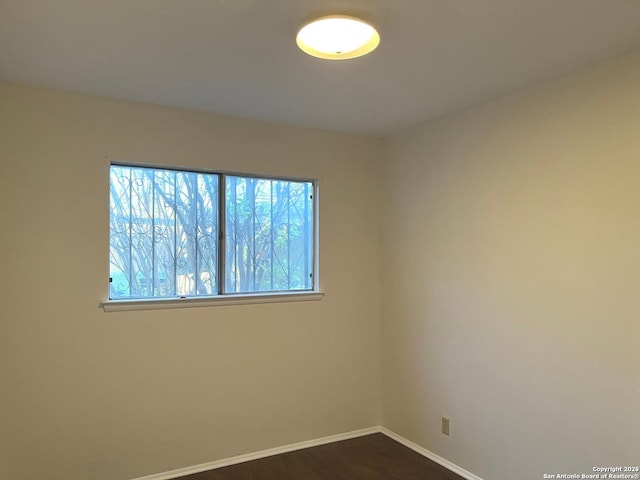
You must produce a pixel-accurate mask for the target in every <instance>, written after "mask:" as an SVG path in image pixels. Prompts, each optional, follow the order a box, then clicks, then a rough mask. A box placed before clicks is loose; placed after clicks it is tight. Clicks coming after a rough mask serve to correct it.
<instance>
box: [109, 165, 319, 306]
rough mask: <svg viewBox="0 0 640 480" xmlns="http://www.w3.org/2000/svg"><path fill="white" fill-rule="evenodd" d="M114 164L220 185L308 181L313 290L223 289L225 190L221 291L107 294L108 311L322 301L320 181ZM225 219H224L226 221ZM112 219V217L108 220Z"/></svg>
mask: <svg viewBox="0 0 640 480" xmlns="http://www.w3.org/2000/svg"><path fill="white" fill-rule="evenodd" d="M112 166H120V167H131V168H152V169H160V170H174V171H178V172H188V173H202V174H211V175H218V177H219V187H221V186H223V185H224V184H225V180H226V177H227V176H235V177H243V178H255V179H261V180H273V181H290V182H308V183H311V185H312V195H313V198H312V200H313V203H312V205H313V225H312V228H313V232H312V256H313V257H312V280H313V281H312V288H311V290H286V291H270V292H251V293H237V292H227V293H225V292H224V271H225V269H224V264H225V263H224V262H225V261H226V210H225V209H226V199H225V195H223V194H222V189H221V188H219V190H218V228H219V231H220V234H219V237H218V244H217V252H218V257H219V261H218V271H217V275H218V282H219V285H220V286H219V288H218V292H219V293H218V294H217V295H211V296H186V297H183V296H177V297H162V298H151V297H149V298H124V299H111V298H109V295H108V294H107V296H106V297H107V299H106V300H104V301H103V302H102V304H101V306H102V308H103V310H104V311H105V312H119V311H137V310H157V309H174V308H193V307H211V306H222V305H243V304H256V303H284V302H304V301H317V300H321V299H322V298H323V296H324V293H323V292H321V291H320V274H319V271H320V268H319V267H320V262H319V239H320V234H319V230H320V229H319V205H320V202H319V192H318V190H319V188H318V184H319V180H318V179H311V178H301V177H288V176H271V175H259V174H253V173H246V172H233V171H226V170H206V169H197V168H189V167H175V166H166V165H153V164H142V163H130V162H119V161H118V162H116V161H113V162H111V163H110V165H109V172H111V167H112ZM223 220H224V221H223ZM109 221H110V220H109Z"/></svg>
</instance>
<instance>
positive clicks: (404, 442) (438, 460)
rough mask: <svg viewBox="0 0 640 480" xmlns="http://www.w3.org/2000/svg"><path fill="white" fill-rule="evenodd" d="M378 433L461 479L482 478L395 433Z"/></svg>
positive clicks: (386, 430)
mask: <svg viewBox="0 0 640 480" xmlns="http://www.w3.org/2000/svg"><path fill="white" fill-rule="evenodd" d="M379 431H380V433H383V434H385V435H386V436H387V437H389V438H392V439H394V440H395V441H396V442H398V443H401V444H402V445H404V446H405V447H409V448H410V449H411V450H413V451H415V452H418V453H419V454H420V455H422V456H423V457H427V458H428V459H429V460H432V461H434V462H436V463H437V464H439V465H442V466H443V467H444V468H446V469H447V470H451V471H452V472H453V473H455V474H457V475H460V476H461V477H462V478H465V479H466V480H482V478H480V477H478V476H477V475H474V474H473V473H471V472H469V471H467V470H465V469H464V468H462V467H459V466H458V465H456V464H455V463H451V462H450V461H449V460H446V459H444V458H442V457H441V456H440V455H436V454H435V453H433V452H432V451H430V450H427V449H426V448H423V447H421V446H420V445H418V444H417V443H413V442H412V441H411V440H407V439H406V438H404V437H401V436H400V435H398V434H397V433H395V432H392V431H391V430H389V429H387V428H384V427H380V428H379Z"/></svg>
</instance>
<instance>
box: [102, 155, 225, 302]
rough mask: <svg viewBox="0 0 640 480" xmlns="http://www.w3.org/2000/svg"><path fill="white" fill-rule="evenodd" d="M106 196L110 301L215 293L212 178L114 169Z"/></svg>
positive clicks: (215, 210)
mask: <svg viewBox="0 0 640 480" xmlns="http://www.w3.org/2000/svg"><path fill="white" fill-rule="evenodd" d="M110 197H111V198H110V207H111V211H110V226H111V235H110V264H111V267H110V277H111V285H110V294H109V295H110V298H166V297H175V296H192V295H215V294H217V291H218V287H217V275H216V271H217V270H216V269H217V261H218V260H217V238H218V176H217V175H214V174H203V173H194V172H178V171H174V170H161V169H152V168H141V167H126V166H117V165H113V166H112V167H111V196H110Z"/></svg>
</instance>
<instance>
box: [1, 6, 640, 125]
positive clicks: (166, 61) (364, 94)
mask: <svg viewBox="0 0 640 480" xmlns="http://www.w3.org/2000/svg"><path fill="white" fill-rule="evenodd" d="M328 13H348V14H355V15H360V16H362V17H364V18H367V19H369V20H370V21H372V22H373V23H374V24H375V25H376V26H377V27H378V29H379V31H380V34H381V37H382V42H381V45H380V47H379V49H378V50H377V51H375V52H374V53H372V54H371V55H368V56H365V57H361V58H358V59H355V60H350V61H340V62H328V61H323V60H318V59H315V58H312V57H309V56H307V55H305V54H303V53H302V52H301V51H299V50H298V48H297V46H296V43H295V34H296V31H297V29H298V27H299V26H301V24H302V23H303V22H304V21H305V20H308V19H309V18H310V17H311V16H314V14H328ZM636 51H640V0H387V1H384V0H350V1H345V0H333V1H324V0H102V1H97V0H0V80H4V81H8V82H12V83H21V84H28V85H37V86H45V87H52V88H59V89H65V90H73V91H79V92H86V93H91V94H97V95H104V96H109V97H116V98H123V99H130V100H138V101H144V102H151V103H157V104H162V105H171V106H177V107H186V108H193V109H198V110H206V111H212V112H218V113H224V114H231V115H239V116H244V117H251V118H257V119H263V120H268V121H275V122H280V123H286V124H293V125H301V126H308V127H317V128H322V129H329V130H339V131H348V132H358V133H366V134H373V135H383V134H388V133H391V132H394V131H397V130H399V129H401V128H404V127H407V126H410V125H413V124H415V123H418V122H420V121H424V120H428V119H432V118H435V117H437V116H440V115H443V114H445V113H448V112H451V111H454V110H459V109H461V108H464V107H466V106H469V105H472V104H475V103H479V102H483V101H486V100H489V99H491V98H494V97H497V96H499V95H501V94H504V93H506V92H510V91H513V90H516V89H519V88H523V87H526V86H529V85H531V84H534V83H536V82H540V81H542V80H545V79H549V78H552V77H556V76H559V75H562V74H565V73H568V72H570V71H573V70H576V69H579V68H582V67H585V66H587V65H589V64H592V63H596V62H601V61H604V60H607V59H611V58H615V57H618V56H622V55H625V54H628V53H632V52H636Z"/></svg>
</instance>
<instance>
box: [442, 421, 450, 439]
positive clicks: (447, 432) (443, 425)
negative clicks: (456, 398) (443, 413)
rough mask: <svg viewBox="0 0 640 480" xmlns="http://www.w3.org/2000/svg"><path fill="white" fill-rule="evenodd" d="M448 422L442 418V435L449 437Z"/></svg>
mask: <svg viewBox="0 0 640 480" xmlns="http://www.w3.org/2000/svg"><path fill="white" fill-rule="evenodd" d="M450 421H451V420H449V419H448V418H447V417H442V433H444V434H445V435H449V422H450Z"/></svg>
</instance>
